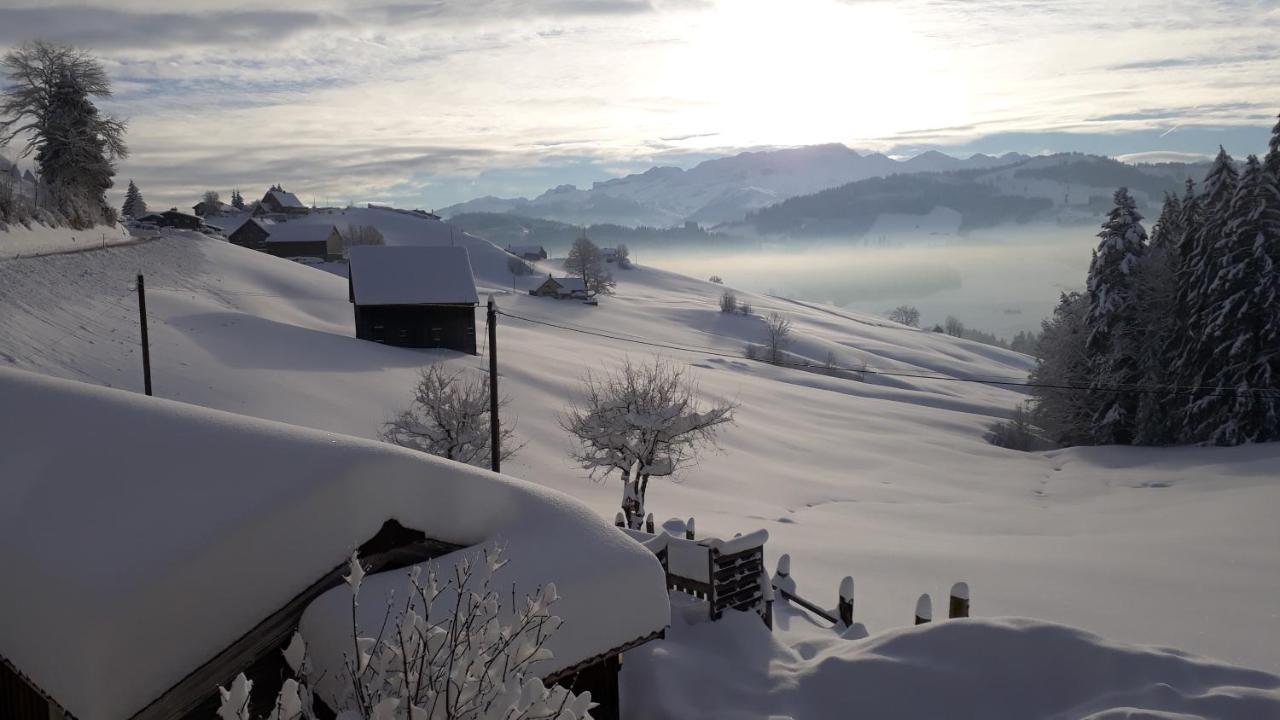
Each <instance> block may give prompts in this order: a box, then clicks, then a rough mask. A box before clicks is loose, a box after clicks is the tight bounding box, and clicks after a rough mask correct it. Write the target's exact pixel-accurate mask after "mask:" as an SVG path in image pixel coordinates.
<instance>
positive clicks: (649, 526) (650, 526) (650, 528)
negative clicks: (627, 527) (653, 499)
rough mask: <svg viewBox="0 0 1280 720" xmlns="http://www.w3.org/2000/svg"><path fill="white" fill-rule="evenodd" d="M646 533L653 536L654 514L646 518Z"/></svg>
mask: <svg viewBox="0 0 1280 720" xmlns="http://www.w3.org/2000/svg"><path fill="white" fill-rule="evenodd" d="M644 531H645V532H647V533H649V534H650V535H652V534H653V513H649V514H648V515H645V516H644Z"/></svg>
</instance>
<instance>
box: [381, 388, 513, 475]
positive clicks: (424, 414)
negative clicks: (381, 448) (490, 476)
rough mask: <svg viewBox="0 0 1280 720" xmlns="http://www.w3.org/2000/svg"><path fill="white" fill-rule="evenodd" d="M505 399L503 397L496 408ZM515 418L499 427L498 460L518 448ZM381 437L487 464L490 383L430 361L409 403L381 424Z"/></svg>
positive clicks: (462, 460)
mask: <svg viewBox="0 0 1280 720" xmlns="http://www.w3.org/2000/svg"><path fill="white" fill-rule="evenodd" d="M508 402H509V400H508V399H507V398H501V399H500V401H499V403H498V404H499V406H501V407H505V406H506V405H507V404H508ZM513 426H514V423H513V422H504V423H503V424H502V428H501V429H500V434H499V438H498V439H499V442H500V443H501V447H502V452H501V457H502V459H504V460H505V459H507V458H509V457H511V456H512V455H514V454H515V453H516V452H517V451H519V450H520V447H521V446H520V445H518V444H517V443H516V442H515V432H514V431H513V430H512V427H513ZM382 439H383V440H386V441H387V442H391V443H395V444H396V445H400V446H403V447H407V448H412V449H414V450H421V451H422V452H425V453H430V454H432V455H439V456H440V457H443V458H448V459H450V460H456V461H458V462H462V463H469V464H471V465H479V466H481V467H485V466H487V465H488V463H489V458H490V449H489V448H490V442H491V441H490V430H489V382H488V380H487V379H486V378H485V377H484V376H482V375H480V374H474V375H473V374H469V373H468V372H467V371H465V370H457V371H453V372H450V371H449V370H446V369H445V368H444V366H443V364H435V365H430V366H428V367H427V368H425V369H424V370H422V372H421V373H420V374H419V376H418V384H417V385H416V386H415V387H414V389H413V403H412V404H411V405H410V406H409V408H408V409H407V410H404V411H402V412H401V413H400V414H399V415H397V416H396V417H395V418H393V419H392V420H391V421H390V422H388V423H386V424H385V425H383V428H382Z"/></svg>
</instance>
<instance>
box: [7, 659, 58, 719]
mask: <svg viewBox="0 0 1280 720" xmlns="http://www.w3.org/2000/svg"><path fill="white" fill-rule="evenodd" d="M0 718H4V720H49V718H50V714H49V703H48V702H47V701H46V700H45V699H44V697H42V696H41V695H40V693H38V692H36V691H35V689H34V688H32V687H31V686H30V685H28V684H27V681H26V680H24V679H23V678H22V677H21V676H20V675H18V673H16V672H14V671H13V670H12V669H11V668H10V667H9V664H8V663H5V662H3V661H0Z"/></svg>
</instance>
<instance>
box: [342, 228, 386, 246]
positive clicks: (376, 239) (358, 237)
mask: <svg viewBox="0 0 1280 720" xmlns="http://www.w3.org/2000/svg"><path fill="white" fill-rule="evenodd" d="M342 240H343V242H344V246H343V252H344V253H345V252H346V251H347V250H349V249H351V248H353V247H355V246H357V245H385V244H386V240H385V239H384V238H383V237H382V231H381V230H379V229H378V227H377V226H376V225H348V226H347V231H346V232H345V233H343V234H342Z"/></svg>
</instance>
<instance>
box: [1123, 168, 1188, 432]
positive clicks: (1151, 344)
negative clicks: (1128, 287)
mask: <svg viewBox="0 0 1280 720" xmlns="http://www.w3.org/2000/svg"><path fill="white" fill-rule="evenodd" d="M1183 219H1184V211H1183V207H1182V201H1181V200H1180V199H1179V198H1178V196H1177V195H1174V194H1172V193H1167V194H1166V195H1165V199H1164V206H1163V208H1162V209H1161V212H1160V218H1159V219H1158V220H1156V224H1155V225H1154V226H1152V228H1151V242H1150V243H1149V245H1148V247H1147V252H1146V253H1145V254H1144V255H1143V258H1142V263H1141V264H1140V265H1139V268H1138V277H1137V294H1138V311H1139V313H1140V317H1141V327H1140V331H1141V338H1140V340H1139V341H1138V345H1137V350H1138V358H1139V365H1140V366H1141V369H1142V379H1141V381H1140V384H1142V385H1143V386H1146V387H1161V386H1165V385H1169V384H1171V383H1172V378H1171V373H1170V368H1169V363H1168V359H1167V358H1168V353H1169V352H1170V349H1171V348H1173V347H1175V346H1176V344H1177V342H1178V340H1179V339H1180V335H1179V332H1180V329H1181V323H1180V322H1178V318H1177V314H1176V313H1175V311H1174V305H1175V302H1176V294H1177V287H1176V285H1175V280H1176V278H1175V270H1176V268H1177V252H1178V246H1179V242H1180V241H1181V239H1182V237H1183V234H1184V233H1183V228H1182V222H1183ZM1137 400H1138V406H1137V417H1136V421H1135V435H1134V439H1133V442H1134V443H1135V444H1138V445H1164V444H1166V443H1169V442H1172V441H1173V440H1174V438H1175V435H1174V428H1173V418H1174V415H1173V413H1172V412H1171V411H1170V410H1171V409H1170V404H1169V402H1168V398H1166V397H1164V396H1162V395H1159V394H1155V393H1150V392H1144V393H1141V394H1139V395H1138V398H1137Z"/></svg>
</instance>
